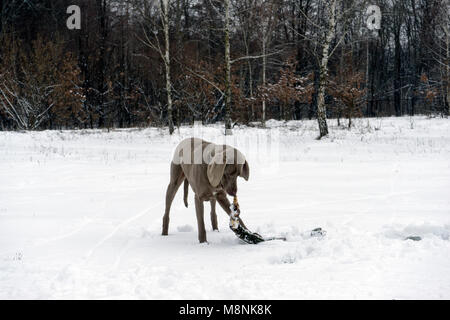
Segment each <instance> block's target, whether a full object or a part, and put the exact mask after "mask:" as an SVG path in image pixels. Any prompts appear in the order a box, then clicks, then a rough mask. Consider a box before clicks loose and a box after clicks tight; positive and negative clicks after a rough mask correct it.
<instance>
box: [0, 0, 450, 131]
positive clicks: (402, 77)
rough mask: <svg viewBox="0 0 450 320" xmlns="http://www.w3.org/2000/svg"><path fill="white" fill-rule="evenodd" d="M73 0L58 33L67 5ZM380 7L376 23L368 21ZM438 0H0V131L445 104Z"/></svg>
mask: <svg viewBox="0 0 450 320" xmlns="http://www.w3.org/2000/svg"><path fill="white" fill-rule="evenodd" d="M74 4H75V5H78V6H79V7H80V9H81V29H79V30H69V29H68V28H67V26H66V21H67V19H68V17H69V16H70V15H69V14H68V13H67V8H68V7H69V6H70V5H74ZM373 4H375V5H378V6H379V7H380V9H381V13H382V19H381V24H380V29H379V30H369V29H368V28H367V19H368V14H367V13H366V10H367V8H368V7H369V5H373ZM449 7H450V4H449V2H448V1H446V0H370V1H365V0H347V1H343V0H328V1H327V0H154V1H152V0H123V1H119V0H70V1H66V0H58V1H52V0H41V1H37V0H0V43H1V45H0V130H15V129H20V130H42V129H67V128H124V127H145V126H169V129H170V131H171V132H172V131H173V128H174V126H177V125H181V124H185V123H192V122H193V121H202V122H203V123H214V122H217V121H224V123H225V126H226V128H231V127H232V126H233V125H234V124H235V123H242V124H249V123H252V122H256V121H258V122H261V123H262V124H264V121H265V120H266V119H271V118H273V119H280V120H292V119H295V120H301V119H304V118H307V119H314V118H317V119H318V120H319V128H320V136H323V135H326V133H327V128H326V119H327V118H338V119H347V120H346V121H345V122H343V121H340V123H341V122H342V125H346V126H351V120H352V119H353V118H356V117H376V116H391V115H395V116H402V115H414V114H427V115H431V116H444V115H448V114H449V108H450V103H449V101H450V84H449V82H450V81H449V80H450V79H449V39H450V34H449Z"/></svg>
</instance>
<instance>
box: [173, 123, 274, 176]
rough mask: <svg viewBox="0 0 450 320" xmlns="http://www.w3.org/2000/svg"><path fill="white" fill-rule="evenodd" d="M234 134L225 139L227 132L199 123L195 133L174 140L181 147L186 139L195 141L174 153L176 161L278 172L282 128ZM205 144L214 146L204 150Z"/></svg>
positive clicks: (194, 130) (187, 133)
mask: <svg viewBox="0 0 450 320" xmlns="http://www.w3.org/2000/svg"><path fill="white" fill-rule="evenodd" d="M184 130H186V129H183V131H184ZM234 132H235V134H234V135H231V136H230V135H224V134H223V130H222V129H219V128H218V127H217V126H203V125H202V123H201V122H200V121H196V122H195V123H194V126H193V128H192V129H188V130H187V132H182V133H181V134H180V135H174V136H171V139H172V141H171V144H173V145H178V144H179V143H180V141H182V140H183V139H184V138H188V137H189V138H190V137H195V138H194V140H191V141H190V143H185V144H183V145H182V146H178V147H177V148H176V149H175V150H174V152H173V157H172V160H173V161H174V162H175V163H177V164H180V163H186V164H205V163H206V164H210V163H212V162H214V163H217V164H223V163H224V162H223V161H225V163H227V164H228V163H236V164H244V163H245V161H248V162H249V163H251V164H252V167H255V168H259V169H264V170H265V171H266V170H268V171H275V172H276V171H278V168H279V162H280V136H281V134H280V129H279V128H266V129H262V128H256V129H255V128H254V129H252V130H245V129H243V130H242V131H241V130H239V129H237V130H234ZM202 140H204V141H208V142H211V143H212V144H210V145H208V146H206V147H203V146H202ZM229 147H231V148H229ZM212 155H220V156H212Z"/></svg>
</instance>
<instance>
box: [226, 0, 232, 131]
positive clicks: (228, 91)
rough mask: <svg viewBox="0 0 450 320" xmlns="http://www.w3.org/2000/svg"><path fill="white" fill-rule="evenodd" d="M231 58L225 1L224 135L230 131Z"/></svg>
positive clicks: (227, 9)
mask: <svg viewBox="0 0 450 320" xmlns="http://www.w3.org/2000/svg"><path fill="white" fill-rule="evenodd" d="M230 112H231V58H230V0H225V135H232V134H233V131H232V129H231V117H230Z"/></svg>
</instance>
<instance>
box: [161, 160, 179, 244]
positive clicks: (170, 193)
mask: <svg viewBox="0 0 450 320" xmlns="http://www.w3.org/2000/svg"><path fill="white" fill-rule="evenodd" d="M183 180H184V173H183V170H182V169H181V166H180V165H177V164H174V163H173V162H172V163H171V164H170V183H169V185H168V186H167V191H166V210H165V211H164V217H163V227H162V235H163V236H167V234H168V233H169V220H170V219H169V214H170V206H171V205H172V201H173V198H174V197H175V194H176V193H177V191H178V188H179V187H180V186H181V183H182V182H183Z"/></svg>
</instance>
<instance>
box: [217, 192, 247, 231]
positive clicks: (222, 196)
mask: <svg viewBox="0 0 450 320" xmlns="http://www.w3.org/2000/svg"><path fill="white" fill-rule="evenodd" d="M216 199H217V202H219V204H220V206H221V207H222V209H223V210H224V211H225V212H226V213H227V214H228V215H230V214H231V209H230V206H231V203H230V201H229V200H228V198H227V195H226V193H225V191H219V192H217V194H216ZM239 224H240V225H241V226H242V227H244V228H246V227H245V224H244V222H243V221H242V220H241V218H239Z"/></svg>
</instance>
